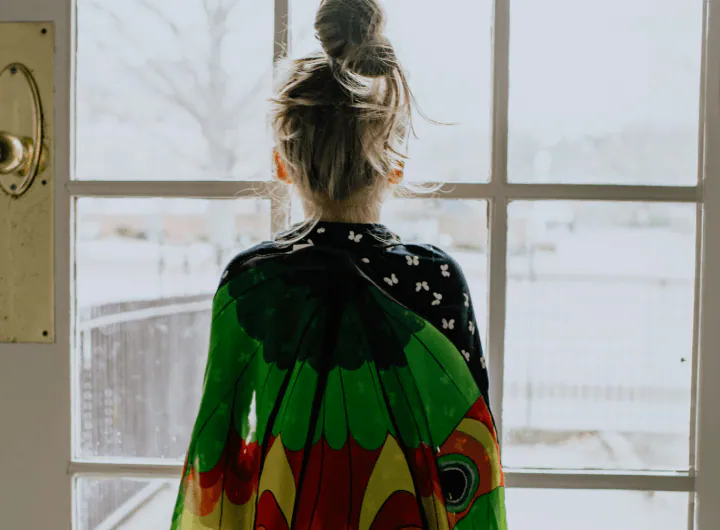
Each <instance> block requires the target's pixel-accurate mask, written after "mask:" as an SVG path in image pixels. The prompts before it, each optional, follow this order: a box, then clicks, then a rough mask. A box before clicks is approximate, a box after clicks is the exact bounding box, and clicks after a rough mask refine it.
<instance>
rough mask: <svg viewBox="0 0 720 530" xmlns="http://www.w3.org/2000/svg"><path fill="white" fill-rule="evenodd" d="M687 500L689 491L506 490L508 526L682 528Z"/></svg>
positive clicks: (519, 529) (533, 529)
mask: <svg viewBox="0 0 720 530" xmlns="http://www.w3.org/2000/svg"><path fill="white" fill-rule="evenodd" d="M688 500H689V499H688V494H687V493H667V492H655V491H602V490H600V491H590V490H535V489H508V490H507V511H508V527H509V528H512V529H513V530H537V529H538V528H552V529H553V530H608V529H610V528H612V529H613V530H686V529H687V527H688ZM540 521H541V523H539V522H540Z"/></svg>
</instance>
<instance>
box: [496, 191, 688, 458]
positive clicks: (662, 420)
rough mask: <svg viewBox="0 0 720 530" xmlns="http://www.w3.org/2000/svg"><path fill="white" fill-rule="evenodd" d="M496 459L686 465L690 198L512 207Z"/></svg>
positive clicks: (526, 204)
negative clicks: (500, 454) (501, 442)
mask: <svg viewBox="0 0 720 530" xmlns="http://www.w3.org/2000/svg"><path fill="white" fill-rule="evenodd" d="M509 229H510V234H509V252H510V255H509V257H508V269H509V270H508V315H507V347H506V360H505V362H506V364H505V378H506V380H505V399H504V404H503V413H504V426H505V429H504V436H505V446H504V460H505V464H506V465H507V466H510V467H530V468H607V469H644V470H645V469H647V470H650V469H687V468H688V448H689V425H690V398H691V394H690V384H691V364H692V363H691V354H692V352H691V350H692V328H693V286H694V279H695V278H694V274H695V262H694V256H695V207H694V206H693V205H674V204H628V203H622V204H619V203H583V202H537V203H530V202H518V203H513V204H512V205H511V206H510V222H509Z"/></svg>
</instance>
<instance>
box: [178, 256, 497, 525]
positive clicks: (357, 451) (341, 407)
mask: <svg viewBox="0 0 720 530" xmlns="http://www.w3.org/2000/svg"><path fill="white" fill-rule="evenodd" d="M506 527H507V525H506V521H505V505H504V478H503V473H502V469H501V465H500V457H499V450H498V440H497V435H496V432H495V428H494V424H493V420H492V417H491V414H490V412H489V410H488V407H487V404H486V403H485V400H484V399H483V397H482V395H481V392H480V390H479V389H478V387H477V385H476V383H475V381H474V379H473V378H472V376H471V374H470V372H469V370H468V368H467V365H466V363H465V361H464V360H463V357H462V354H461V353H460V352H459V351H458V350H457V349H456V347H455V346H454V345H453V344H452V342H451V341H450V340H449V339H447V338H446V337H445V335H444V334H443V333H442V332H441V331H440V330H438V329H436V328H435V327H434V326H432V325H431V324H430V323H429V322H427V321H426V320H423V319H422V318H421V317H419V316H418V315H417V314H416V313H414V312H413V311H412V310H410V309H409V308H407V307H404V306H403V305H402V304H400V303H399V302H397V301H396V300H394V299H393V298H392V296H390V295H389V293H388V292H387V291H385V290H384V288H383V286H382V285H378V284H376V283H374V282H373V281H371V280H370V279H369V278H368V277H367V276H365V275H364V274H363V272H362V271H361V270H360V268H359V267H358V266H357V264H356V263H355V262H354V261H353V259H351V258H349V257H348V256H347V255H345V254H343V253H339V252H338V253H335V252H332V251H328V250H320V249H317V248H308V249H303V250H302V251H301V252H296V253H293V254H283V255H272V256H256V257H254V258H252V259H249V260H248V261H247V262H246V263H243V264H242V266H240V267H236V268H235V269H234V270H233V271H232V273H231V274H229V275H228V277H227V278H226V279H225V280H224V282H223V283H222V285H221V286H220V288H219V290H218V291H217V294H216V296H215V298H214V301H213V309H212V329H211V338H210V348H209V355H208V361H207V367H206V371H205V378H204V386H203V397H202V401H201V404H200V410H199V413H198V416H197V421H196V424H195V427H194V430H193V433H192V439H191V442H190V446H189V450H188V453H187V458H186V462H185V466H184V470H183V474H182V479H181V484H180V489H179V494H178V498H177V503H176V506H175V510H174V514H173V519H172V527H171V528H172V530H207V529H210V530H250V529H253V530H254V529H265V530H289V529H331V530H339V529H347V530H400V529H406V530H408V529H432V530H445V529H447V530H449V529H457V530H471V529H472V530H505V529H506Z"/></svg>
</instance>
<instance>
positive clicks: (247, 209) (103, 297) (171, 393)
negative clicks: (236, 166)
mask: <svg viewBox="0 0 720 530" xmlns="http://www.w3.org/2000/svg"><path fill="white" fill-rule="evenodd" d="M269 222H270V214H269V204H268V201H265V200H236V201H208V200H194V199H170V200H162V199H139V200H135V199H90V198H84V199H79V200H78V202H77V247H76V268H77V282H76V294H77V308H78V315H77V317H78V318H77V322H78V330H77V331H78V333H77V337H78V339H77V345H76V354H77V357H76V359H77V362H76V367H77V368H76V369H77V370H78V372H77V377H78V383H79V389H80V393H79V395H77V396H75V409H74V410H75V413H76V421H78V422H79V432H80V436H79V452H80V454H81V456H83V457H105V456H125V457H163V458H176V459H181V458H183V455H184V454H185V451H186V449H187V443H188V441H189V438H190V431H191V429H192V424H193V422H194V420H195V415H196V413H197V407H198V403H199V400H200V392H201V386H202V375H203V371H204V367H205V361H206V359H207V345H208V336H209V332H210V302H211V298H212V295H213V293H214V291H215V288H216V286H217V283H218V281H219V279H220V275H221V272H222V269H223V268H224V266H225V265H226V264H227V263H228V262H229V261H230V259H232V257H233V256H234V255H235V254H236V253H237V252H239V251H240V250H242V249H244V248H247V247H249V246H251V245H253V244H255V243H258V242H259V241H261V240H263V239H267V237H268V236H269V231H270V230H269Z"/></svg>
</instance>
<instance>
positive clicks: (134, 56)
mask: <svg viewBox="0 0 720 530" xmlns="http://www.w3.org/2000/svg"><path fill="white" fill-rule="evenodd" d="M77 31H78V46H77V62H76V64H77V87H76V88H77V93H76V99H75V101H76V113H77V114H76V172H75V176H76V177H77V178H81V179H109V180H168V179H195V180H199V179H227V178H238V179H244V180H249V179H269V178H270V141H269V136H268V134H267V127H266V111H267V108H268V107H267V105H266V104H265V102H266V100H267V98H268V96H269V94H270V90H271V83H272V55H273V35H274V34H273V3H272V2H245V1H237V0H232V1H221V2H217V1H213V2H203V1H201V0H125V1H122V2H111V1H109V0H77Z"/></svg>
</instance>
